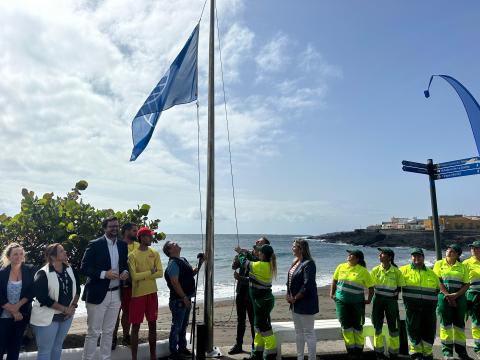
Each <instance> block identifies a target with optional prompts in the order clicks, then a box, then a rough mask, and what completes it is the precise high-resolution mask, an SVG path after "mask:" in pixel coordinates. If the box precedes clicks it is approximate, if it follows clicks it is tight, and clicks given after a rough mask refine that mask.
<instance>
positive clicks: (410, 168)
mask: <svg viewBox="0 0 480 360" xmlns="http://www.w3.org/2000/svg"><path fill="white" fill-rule="evenodd" d="M402 170H403V171H408V172H414V173H418V174H427V175H428V170H427V169H422V168H418V167H413V166H403V167H402Z"/></svg>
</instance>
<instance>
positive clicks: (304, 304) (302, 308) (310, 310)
mask: <svg viewBox="0 0 480 360" xmlns="http://www.w3.org/2000/svg"><path fill="white" fill-rule="evenodd" d="M316 274H317V267H316V266H315V262H314V261H313V260H303V261H302V262H301V263H300V264H299V265H298V266H297V268H296V269H295V271H294V272H293V274H292V276H291V281H290V285H289V281H288V280H287V292H288V294H290V295H292V296H295V295H297V294H298V293H299V292H302V293H303V297H302V298H301V299H299V300H297V301H296V302H295V304H293V306H292V310H293V312H295V313H297V314H304V315H313V314H316V313H318V295H317V282H316V280H315V278H316Z"/></svg>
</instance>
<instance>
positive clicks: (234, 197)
mask: <svg viewBox="0 0 480 360" xmlns="http://www.w3.org/2000/svg"><path fill="white" fill-rule="evenodd" d="M215 20H216V24H217V39H218V53H219V55H220V72H221V74H222V91H223V104H224V107H225V122H226V124H227V140H228V154H229V161H230V178H231V182H232V197H233V212H234V216H235V230H236V236H237V246H240V237H239V235H238V218H237V201H236V196H235V184H234V181H233V165H232V148H231V143H230V127H229V123H228V111H227V95H226V91H225V81H224V76H223V61H222V43H221V41H220V27H219V25H218V11H217V4H215ZM236 293H237V282H236V281H234V284H233V301H232V308H231V309H230V315H229V317H228V319H227V320H226V322H227V323H228V322H230V321H231V320H232V315H233V309H234V308H235V296H236Z"/></svg>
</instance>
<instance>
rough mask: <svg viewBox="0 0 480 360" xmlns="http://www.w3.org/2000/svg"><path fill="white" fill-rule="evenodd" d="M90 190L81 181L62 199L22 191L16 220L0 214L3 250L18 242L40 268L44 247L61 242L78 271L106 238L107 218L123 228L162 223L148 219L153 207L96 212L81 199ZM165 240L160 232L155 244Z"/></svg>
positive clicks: (0, 246)
mask: <svg viewBox="0 0 480 360" xmlns="http://www.w3.org/2000/svg"><path fill="white" fill-rule="evenodd" d="M87 187H88V183H87V182H86V181H85V180H80V181H78V182H77V183H76V184H75V187H73V188H72V189H71V191H70V192H68V193H67V194H66V195H65V196H63V197H60V196H54V194H53V193H46V194H44V195H43V196H41V197H39V196H37V195H36V194H35V193H34V192H33V191H29V190H27V189H22V196H23V198H22V200H21V207H20V209H21V210H20V212H19V213H18V214H16V215H14V216H8V215H6V214H0V250H3V248H4V247H5V246H6V245H7V244H9V243H11V242H18V243H20V244H21V245H22V246H23V247H24V249H25V252H26V254H27V258H28V262H29V263H32V264H34V265H35V266H41V265H43V264H44V262H45V261H44V258H43V251H44V249H45V247H46V246H47V245H48V244H52V243H55V242H58V243H61V244H62V245H63V246H64V248H65V250H66V251H67V253H68V254H69V261H70V263H71V264H72V265H73V266H74V267H75V268H77V269H78V268H79V267H80V263H81V260H82V257H83V253H84V252H85V249H86V247H87V244H88V242H89V241H90V240H92V239H95V238H97V237H99V236H101V235H102V234H103V230H102V220H103V219H104V218H106V217H108V216H116V217H117V218H118V219H119V221H120V224H122V223H125V222H132V223H135V224H137V225H138V226H148V227H150V228H151V229H153V230H157V229H158V225H159V223H160V220H159V219H153V220H150V219H149V217H148V214H149V211H150V205H148V204H143V205H137V208H136V209H129V210H127V211H114V210H113V209H95V208H94V207H93V206H92V205H90V204H87V203H84V202H83V200H82V199H81V195H82V194H81V191H84V190H86V189H87ZM163 239H165V234H164V233H163V232H158V233H157V234H156V235H155V238H154V242H158V241H160V240H163Z"/></svg>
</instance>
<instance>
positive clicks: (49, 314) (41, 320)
mask: <svg viewBox="0 0 480 360" xmlns="http://www.w3.org/2000/svg"><path fill="white" fill-rule="evenodd" d="M45 260H46V264H45V266H44V267H42V268H41V269H40V270H39V271H37V273H36V274H35V282H34V295H35V298H36V299H35V301H34V303H33V309H32V317H31V320H30V323H31V324H32V327H33V332H34V333H35V338H36V341H37V348H38V356H37V360H60V358H61V355H62V346H63V341H64V340H65V337H66V336H67V333H68V330H69V329H70V325H71V324H72V320H73V315H74V313H75V309H76V308H77V302H78V299H79V297H80V281H79V278H78V275H77V272H76V271H75V270H73V268H72V267H70V265H68V263H67V253H66V252H65V249H64V248H63V246H62V245H61V244H58V243H55V244H51V245H48V246H47V248H46V250H45Z"/></svg>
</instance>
